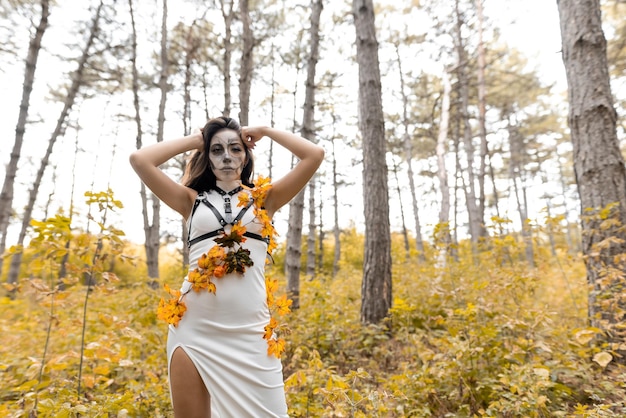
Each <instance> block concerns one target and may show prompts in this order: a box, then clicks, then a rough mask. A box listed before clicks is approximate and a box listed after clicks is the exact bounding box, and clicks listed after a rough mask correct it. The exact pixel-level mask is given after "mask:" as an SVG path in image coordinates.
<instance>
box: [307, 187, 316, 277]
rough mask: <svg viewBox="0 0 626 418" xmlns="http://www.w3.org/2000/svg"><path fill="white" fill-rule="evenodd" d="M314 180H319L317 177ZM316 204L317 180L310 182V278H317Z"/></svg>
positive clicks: (308, 238)
mask: <svg viewBox="0 0 626 418" xmlns="http://www.w3.org/2000/svg"><path fill="white" fill-rule="evenodd" d="M314 180H317V178H315V179H314ZM316 208H317V205H316V204H315V181H310V182H309V233H308V235H307V239H306V275H307V277H308V278H309V279H314V278H315V261H316V260H315V239H316V236H317V225H316V223H315V220H316V219H315V218H316Z"/></svg>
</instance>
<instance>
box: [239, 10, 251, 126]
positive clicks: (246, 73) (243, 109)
mask: <svg viewBox="0 0 626 418" xmlns="http://www.w3.org/2000/svg"><path fill="white" fill-rule="evenodd" d="M239 18H240V19H241V24H242V26H243V37H242V53H241V64H240V68H239V123H240V124H241V126H247V125H248V114H249V113H250V85H251V84H252V72H253V69H254V68H253V65H254V62H253V61H254V60H253V55H252V51H253V49H254V36H253V34H252V29H251V27H250V9H249V0H240V1H239Z"/></svg>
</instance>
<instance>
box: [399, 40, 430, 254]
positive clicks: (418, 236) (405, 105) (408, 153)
mask: <svg viewBox="0 0 626 418" xmlns="http://www.w3.org/2000/svg"><path fill="white" fill-rule="evenodd" d="M396 57H397V60H398V73H399V74H400V94H401V96H402V125H403V128H404V133H403V136H402V139H403V141H404V154H405V158H406V164H407V168H408V173H407V175H408V177H409V189H410V190H411V204H412V207H413V220H414V222H415V246H416V248H417V253H418V256H417V257H418V259H419V260H420V261H426V256H425V254H424V240H423V238H422V225H421V222H420V215H419V207H418V205H417V194H416V191H415V179H414V175H415V174H414V173H413V142H412V141H411V136H410V135H409V115H408V113H409V98H408V96H407V94H406V88H405V82H404V71H403V70H402V59H401V58H400V46H399V45H398V44H396ZM394 170H395V167H394ZM403 218H404V215H403ZM403 225H404V220H403ZM405 233H406V231H405Z"/></svg>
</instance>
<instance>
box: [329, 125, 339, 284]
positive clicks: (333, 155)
mask: <svg viewBox="0 0 626 418" xmlns="http://www.w3.org/2000/svg"><path fill="white" fill-rule="evenodd" d="M336 120H337V117H336V116H335V115H334V114H333V132H334V128H335V123H336ZM335 140H336V138H335V137H334V135H333V137H332V138H331V147H332V148H331V149H332V153H331V158H332V170H333V172H332V175H333V237H334V240H335V251H334V254H333V278H334V277H335V276H336V275H337V272H338V271H339V259H340V258H341V230H340V229H339V174H338V173H337V154H336V152H335Z"/></svg>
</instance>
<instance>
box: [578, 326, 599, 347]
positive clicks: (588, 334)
mask: <svg viewBox="0 0 626 418" xmlns="http://www.w3.org/2000/svg"><path fill="white" fill-rule="evenodd" d="M595 336H596V332H595V331H594V330H592V329H589V328H586V329H583V330H580V331H578V332H577V333H576V334H575V335H574V338H575V339H576V341H578V343H579V344H581V345H585V344H587V343H588V342H589V341H591V340H592V339H593V337H595Z"/></svg>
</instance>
